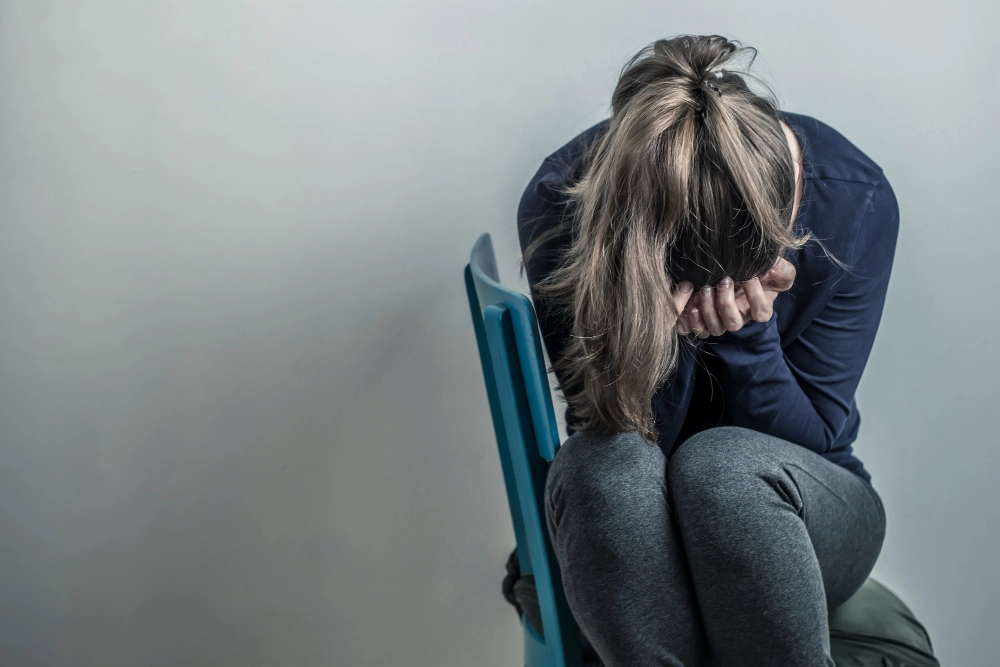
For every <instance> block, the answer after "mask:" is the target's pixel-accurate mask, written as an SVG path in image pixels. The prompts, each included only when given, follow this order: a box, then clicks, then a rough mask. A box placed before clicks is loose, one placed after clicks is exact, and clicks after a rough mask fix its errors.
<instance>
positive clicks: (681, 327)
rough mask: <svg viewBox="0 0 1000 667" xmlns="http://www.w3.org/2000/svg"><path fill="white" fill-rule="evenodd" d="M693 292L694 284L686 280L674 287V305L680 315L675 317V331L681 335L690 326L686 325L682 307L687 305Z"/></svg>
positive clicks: (684, 333) (685, 332)
mask: <svg viewBox="0 0 1000 667" xmlns="http://www.w3.org/2000/svg"><path fill="white" fill-rule="evenodd" d="M692 294H694V285H692V284H691V283H690V282H688V281H687V280H684V281H682V282H681V283H679V284H678V285H677V287H676V289H674V306H675V307H676V308H677V312H678V313H679V314H680V316H679V317H678V318H677V331H678V332H680V334H681V335H686V334H687V333H689V332H690V328H689V327H688V325H687V321H686V320H685V318H684V308H686V307H687V304H688V302H689V301H690V300H691V295H692Z"/></svg>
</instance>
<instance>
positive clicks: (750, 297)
mask: <svg viewBox="0 0 1000 667" xmlns="http://www.w3.org/2000/svg"><path fill="white" fill-rule="evenodd" d="M743 292H744V293H745V294H746V297H747V303H749V304H750V312H751V314H752V315H753V319H754V320H756V321H757V322H767V321H768V320H770V319H771V313H772V312H773V308H772V305H771V300H770V299H769V298H767V294H765V293H764V287H763V286H762V285H761V284H760V280H758V279H757V278H751V279H750V280H748V281H746V282H745V283H743Z"/></svg>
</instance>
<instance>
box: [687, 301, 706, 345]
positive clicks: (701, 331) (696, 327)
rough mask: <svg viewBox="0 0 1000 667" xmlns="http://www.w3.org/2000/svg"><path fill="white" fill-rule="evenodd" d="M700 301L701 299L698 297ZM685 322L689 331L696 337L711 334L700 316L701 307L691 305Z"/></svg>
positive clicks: (702, 337) (704, 336)
mask: <svg viewBox="0 0 1000 667" xmlns="http://www.w3.org/2000/svg"><path fill="white" fill-rule="evenodd" d="M699 301H701V299H699ZM687 323H688V327H689V328H690V329H691V332H692V333H693V334H694V335H695V336H697V337H698V338H701V339H705V338H708V337H709V336H711V335H712V334H710V333H709V331H708V327H706V326H705V320H704V318H703V317H702V316H701V309H700V308H697V307H692V308H691V310H689V311H688V313H687Z"/></svg>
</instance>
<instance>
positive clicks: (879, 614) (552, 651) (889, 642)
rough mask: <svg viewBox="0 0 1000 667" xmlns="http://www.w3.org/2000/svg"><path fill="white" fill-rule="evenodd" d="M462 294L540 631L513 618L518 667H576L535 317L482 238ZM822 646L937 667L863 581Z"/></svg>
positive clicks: (911, 630)
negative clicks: (548, 481) (549, 506)
mask: <svg viewBox="0 0 1000 667" xmlns="http://www.w3.org/2000/svg"><path fill="white" fill-rule="evenodd" d="M465 286H466V289H467V291H468V296H469V307H470V308H471V310H472V323H473V325H474V327H475V330H476V341H477V342H478V344H479V358H480V361H481V362H482V365H483V377H484V378H485V380H486V393H487V395H488V397H489V403H490V412H491V413H492V415H493V429H494V430H495V431H496V437H497V445H498V447H499V449H500V464H501V467H502V469H503V477H504V483H505V484H506V487H507V500H508V502H509V503H510V516H511V519H512V521H513V524H514V536H515V538H516V541H517V557H518V560H519V561H520V573H521V576H522V577H529V576H530V575H534V583H533V586H534V588H535V589H536V592H537V596H538V607H539V609H538V611H539V612H540V614H539V615H540V617H541V624H542V626H543V627H540V628H539V627H535V626H534V625H533V624H532V622H531V621H529V619H528V614H523V615H522V617H521V625H522V627H523V629H524V664H525V667H582V666H583V657H582V650H581V648H582V646H581V636H580V629H579V627H578V626H577V624H576V620H575V619H574V618H573V615H572V613H571V612H570V609H569V605H568V604H567V602H566V596H565V593H564V592H563V588H562V578H561V577H560V574H559V564H558V563H557V562H556V559H555V555H554V554H553V551H552V545H551V543H550V542H549V536H548V531H547V530H546V527H545V518H544V516H545V515H544V512H545V505H544V501H543V498H544V490H545V476H546V473H547V471H548V464H549V462H550V461H552V458H553V457H554V456H555V453H556V450H558V448H559V433H558V427H557V425H556V420H555V413H554V412H553V409H552V395H551V393H550V391H549V384H548V376H547V373H546V371H545V367H544V365H543V362H542V360H543V357H542V345H541V336H540V334H539V331H538V325H537V323H536V320H535V311H534V308H532V305H531V302H530V300H529V299H528V297H527V296H525V295H524V294H521V293H520V292H515V291H514V290H511V289H508V288H506V287H504V286H503V285H501V284H500V279H499V275H498V273H497V266H496V259H495V258H494V255H493V243H492V242H491V241H490V236H489V234H483V235H482V236H480V237H479V239H478V240H477V241H476V244H475V246H473V248H472V256H471V257H470V258H469V264H468V265H467V266H466V267H465ZM830 645H831V649H832V654H833V657H834V660H835V662H836V664H837V665H838V666H839V667H854V666H860V665H907V666H908V667H940V665H939V663H938V661H937V659H936V658H935V657H934V651H933V648H932V646H931V640H930V636H929V635H928V634H927V631H926V630H925V629H924V627H923V625H922V624H921V623H920V622H919V621H918V620H917V619H916V617H914V615H913V612H912V611H910V609H909V607H907V606H906V604H905V603H904V602H903V601H902V600H900V599H899V597H898V596H896V594H895V593H893V592H892V591H891V590H889V589H888V588H887V587H885V586H884V585H883V584H881V583H879V582H878V581H876V580H875V579H873V578H871V577H869V578H868V580H867V581H865V583H864V584H863V585H862V587H861V589H860V590H858V592H857V593H855V594H854V596H853V597H851V599H850V600H848V601H847V602H846V603H844V604H843V605H842V606H841V607H839V608H838V609H836V610H834V612H833V613H832V614H831V615H830Z"/></svg>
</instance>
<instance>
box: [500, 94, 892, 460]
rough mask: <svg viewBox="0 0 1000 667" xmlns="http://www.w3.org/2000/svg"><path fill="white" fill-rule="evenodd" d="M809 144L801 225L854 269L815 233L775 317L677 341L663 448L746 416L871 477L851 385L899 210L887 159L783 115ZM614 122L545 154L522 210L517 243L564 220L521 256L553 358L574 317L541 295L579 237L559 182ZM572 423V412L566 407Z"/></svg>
mask: <svg viewBox="0 0 1000 667" xmlns="http://www.w3.org/2000/svg"><path fill="white" fill-rule="evenodd" d="M780 114H781V116H782V118H783V120H784V121H785V122H786V123H787V124H788V125H789V126H790V127H791V128H792V130H793V131H794V132H795V134H796V136H797V137H798V139H799V143H800V144H801V146H802V161H803V170H802V176H803V181H804V182H803V191H802V198H801V201H800V203H799V209H798V212H797V214H796V218H795V227H796V231H798V232H799V233H801V232H803V231H806V230H808V231H811V232H812V233H813V234H814V236H815V237H818V238H819V239H820V240H822V242H823V244H824V245H826V247H827V248H828V249H829V251H830V252H831V253H832V254H833V255H834V256H835V257H837V258H838V259H840V260H841V261H842V262H845V263H846V264H847V265H848V269H849V270H847V271H845V270H844V269H842V268H841V267H839V266H837V265H836V264H835V263H834V262H832V261H831V260H830V259H829V258H828V257H827V256H826V254H825V253H824V252H823V250H822V248H820V247H819V245H818V244H816V243H814V242H812V241H810V242H809V243H808V244H807V245H805V246H803V247H802V248H800V249H799V250H797V251H794V252H789V253H787V254H786V255H785V256H786V259H788V260H789V261H790V262H792V264H793V265H794V266H795V268H796V276H795V282H794V284H793V286H792V287H791V289H789V290H788V291H787V292H782V293H780V294H779V295H778V296H777V298H776V299H775V302H774V315H773V316H772V317H771V319H770V320H769V321H767V322H755V321H751V322H749V323H747V324H746V325H744V326H743V328H741V329H740V330H738V331H727V332H725V333H724V334H723V335H721V336H712V337H710V338H708V339H705V340H702V339H697V338H696V339H695V344H694V345H680V346H679V356H678V361H677V366H676V370H675V371H674V372H673V373H672V374H671V375H670V376H669V377H668V378H667V379H666V381H664V382H663V384H662V385H661V386H660V387H659V389H658V390H657V392H656V394H655V396H654V398H653V411H654V415H655V418H656V421H655V423H656V427H657V431H658V444H659V446H660V448H661V449H662V450H663V452H664V454H665V455H666V456H667V457H668V459H669V457H670V455H671V454H672V453H673V451H674V449H676V447H677V446H678V445H679V444H680V443H681V442H683V441H684V440H685V439H687V438H688V437H689V436H691V435H693V434H694V433H697V432H699V431H702V430H705V429H707V428H712V427H714V426H742V427H746V428H751V429H754V430H757V431H760V432H762V433H767V434H770V435H774V436H777V437H780V438H783V439H785V440H788V441H790V442H794V443H796V444H798V445H801V446H802V447H806V448H807V449H810V450H812V451H814V452H817V453H819V454H820V455H822V456H823V457H825V458H827V459H828V460H830V461H832V462H834V463H836V464H838V465H841V466H843V467H845V468H847V469H849V470H851V471H852V472H854V473H855V474H857V475H859V476H861V477H862V478H864V479H866V480H870V479H871V476H870V474H869V473H868V472H867V471H866V470H865V468H864V465H863V464H862V462H861V461H860V460H859V459H858V458H857V457H856V456H855V455H854V453H853V448H852V443H853V442H854V440H855V439H856V438H857V435H858V427H859V425H860V421H861V417H860V415H859V414H858V407H857V404H856V402H855V399H854V394H855V391H856V389H857V386H858V383H859V381H860V379H861V374H862V371H864V368H865V364H866V363H867V361H868V356H869V354H870V352H871V349H872V344H873V343H874V341H875V334H876V331H877V330H878V325H879V321H880V319H881V315H882V307H883V304H884V302H885V296H886V289H887V287H888V284H889V274H890V271H891V269H892V261H893V255H894V253H895V248H896V237H897V234H898V230H899V208H898V206H897V203H896V197H895V195H894V193H893V191H892V187H891V186H890V185H889V182H888V180H886V177H885V174H884V173H883V172H882V169H881V167H879V166H878V165H877V164H875V162H874V161H872V160H871V158H869V157H868V156H867V155H865V154H864V153H863V152H862V151H861V150H860V149H858V148H857V147H856V146H854V145H853V144H852V143H851V142H850V141H848V139H847V138H845V137H844V136H843V135H842V134H840V133H839V132H837V131H836V130H834V129H833V128H832V127H830V126H829V125H826V124H825V123H823V122H821V121H819V120H817V119H815V118H813V117H810V116H807V115H803V114H795V113H791V112H787V111H781V112H780ZM609 120H610V119H605V120H603V121H601V122H599V123H597V124H596V125H593V126H592V127H590V128H588V129H587V130H584V131H583V132H581V133H580V134H579V135H577V136H576V137H574V138H573V139H572V140H570V141H569V142H568V143H566V144H565V145H564V146H562V147H561V148H559V149H558V150H556V151H555V152H554V153H552V154H551V155H549V156H548V157H546V158H545V160H544V161H543V162H542V165H541V167H540V168H539V169H538V171H537V172H536V173H535V175H534V176H533V177H532V179H531V181H530V182H529V184H528V186H527V188H526V189H525V191H524V194H523V195H522V197H521V200H520V203H519V206H518V213H517V218H518V235H519V238H520V243H521V248H522V250H523V249H524V248H526V247H527V245H528V244H529V243H530V242H531V241H532V240H533V239H534V238H535V237H536V235H537V234H539V233H541V232H543V231H546V230H548V229H551V228H553V227H554V226H561V227H562V229H563V231H562V232H557V233H554V234H555V236H554V237H553V238H552V239H550V240H549V241H547V242H546V243H545V245H544V246H542V248H541V249H540V251H539V252H538V253H537V254H535V255H534V257H533V258H530V260H529V262H528V263H527V264H526V265H525V273H526V275H527V278H528V283H529V286H530V287H531V293H532V300H533V302H534V304H535V310H536V313H537V316H538V322H539V328H540V329H541V332H542V338H543V341H544V344H545V348H546V351H547V353H548V355H549V359H550V361H555V360H556V359H558V358H559V357H560V355H561V354H562V351H563V350H564V349H565V345H566V342H567V341H568V338H569V335H570V331H571V327H570V323H568V322H567V321H566V320H565V318H564V317H562V316H561V313H557V312H554V310H553V309H552V308H550V307H549V306H548V304H547V303H546V302H545V300H544V299H540V298H539V296H538V294H537V293H536V292H535V289H534V286H535V284H536V283H537V282H538V281H539V280H541V279H542V278H543V277H544V276H546V275H547V274H548V273H549V272H550V271H552V270H553V269H554V268H555V266H556V262H557V258H558V253H557V252H553V251H559V250H562V249H564V248H565V247H566V245H567V244H568V243H569V242H570V240H571V237H570V233H571V230H570V228H569V226H568V225H567V224H565V220H566V219H565V217H564V216H563V213H564V212H565V210H566V201H565V198H564V196H563V195H562V194H561V193H560V192H559V191H558V189H557V187H556V186H559V185H562V184H564V183H565V182H567V180H568V179H577V178H579V177H580V175H581V168H580V167H581V165H580V162H581V157H582V155H583V148H584V147H585V146H586V145H589V143H590V141H591V140H592V139H593V138H594V137H595V136H597V135H598V134H599V133H603V132H605V131H606V130H607V127H608V123H609ZM566 420H567V433H568V434H572V433H573V432H574V431H573V424H574V419H573V415H572V414H571V413H570V412H569V410H568V409H567V412H566Z"/></svg>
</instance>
